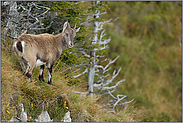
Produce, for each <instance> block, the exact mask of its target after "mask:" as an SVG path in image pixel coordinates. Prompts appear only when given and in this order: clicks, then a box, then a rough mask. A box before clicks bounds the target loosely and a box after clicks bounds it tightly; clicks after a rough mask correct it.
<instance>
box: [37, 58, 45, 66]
mask: <svg viewBox="0 0 183 123" xmlns="http://www.w3.org/2000/svg"><path fill="white" fill-rule="evenodd" d="M43 64H46V62H42V61H41V60H39V59H38V60H37V61H36V66H41V65H43Z"/></svg>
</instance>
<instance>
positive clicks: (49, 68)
mask: <svg viewBox="0 0 183 123" xmlns="http://www.w3.org/2000/svg"><path fill="white" fill-rule="evenodd" d="M50 60H51V59H50ZM53 64H54V63H50V62H48V64H47V65H46V68H47V72H48V84H50V85H52V81H51V78H52V67H53Z"/></svg>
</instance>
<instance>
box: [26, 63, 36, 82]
mask: <svg viewBox="0 0 183 123" xmlns="http://www.w3.org/2000/svg"><path fill="white" fill-rule="evenodd" d="M35 64H36V63H35V61H32V62H29V63H28V64H27V69H26V72H25V76H27V77H28V79H29V82H32V80H31V76H32V70H33V69H34V67H35Z"/></svg>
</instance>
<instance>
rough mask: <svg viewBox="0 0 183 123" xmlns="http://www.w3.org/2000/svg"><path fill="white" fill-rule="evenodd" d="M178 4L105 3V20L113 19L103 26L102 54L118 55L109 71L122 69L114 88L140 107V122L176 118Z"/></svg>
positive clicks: (179, 54)
mask: <svg viewBox="0 0 183 123" xmlns="http://www.w3.org/2000/svg"><path fill="white" fill-rule="evenodd" d="M180 3H181V2H180ZM180 3H178V2H174V3H173V2H161V3H160V2H159V3H156V2H136V3H135V2H129V3H127V2H109V8H110V9H109V10H108V14H107V15H106V16H105V18H110V17H113V18H116V17H119V19H118V20H117V21H116V22H114V23H115V25H112V26H107V27H106V33H107V35H108V36H111V38H112V40H111V43H110V48H109V49H108V50H107V51H106V56H108V57H110V58H112V59H113V58H115V57H116V56H117V55H120V58H119V59H118V60H117V62H116V63H115V65H114V66H113V69H118V68H119V67H122V70H121V73H120V77H119V78H118V79H120V78H121V77H122V78H125V79H126V81H125V82H124V84H122V85H121V86H120V87H119V88H118V92H120V93H123V94H126V95H128V97H129V98H132V97H133V98H134V99H135V100H136V107H139V108H140V107H144V108H145V109H144V110H146V114H147V116H146V117H144V120H143V121H182V105H181V102H182V95H181V92H182V86H181V85H182V76H181V75H182V69H181V68H182V62H181V60H182V51H181V49H182V48H181V46H180V44H179V42H181V36H182V35H181V27H182V25H181V22H182V21H181V17H182V16H181V15H182V14H181V8H182V7H181V6H180V5H179V4H180ZM157 20H158V21H157ZM151 26H152V27H151ZM113 69H112V70H113Z"/></svg>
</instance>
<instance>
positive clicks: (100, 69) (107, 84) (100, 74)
mask: <svg viewBox="0 0 183 123" xmlns="http://www.w3.org/2000/svg"><path fill="white" fill-rule="evenodd" d="M99 4H100V1H95V2H93V6H97V5H99ZM102 14H106V12H103V13H101V11H100V9H97V10H96V11H95V12H94V14H93V18H94V19H97V18H99V17H100V16H101V15H102ZM89 18H90V17H89ZM116 19H117V18H116ZM116 19H112V18H111V19H109V20H107V21H101V22H99V21H97V20H96V21H94V22H93V27H94V29H93V34H92V35H93V37H92V39H91V40H92V45H94V44H98V45H99V47H97V48H94V49H89V50H84V49H81V50H80V52H81V53H83V55H84V56H85V57H87V58H90V59H92V60H91V61H90V66H89V68H86V69H85V70H84V71H83V72H81V73H80V74H78V75H75V76H74V77H75V78H76V77H79V76H81V75H83V74H85V73H88V79H87V82H88V89H87V92H78V91H74V92H75V93H78V94H81V95H83V96H86V95H89V94H90V95H91V96H93V93H98V96H99V97H102V96H104V95H109V96H110V100H108V101H107V102H106V103H105V104H104V105H103V106H102V108H105V107H106V106H110V110H109V111H108V112H114V113H117V110H115V108H116V107H117V106H119V105H120V106H122V105H123V106H124V107H125V105H126V104H128V103H130V102H132V101H133V99H132V100H131V101H126V102H124V101H122V100H123V99H124V98H126V97H127V96H126V95H120V94H117V95H116V96H115V95H114V94H113V92H114V91H115V89H116V88H117V87H118V85H120V84H121V83H122V82H124V81H125V79H121V80H120V81H118V82H116V83H115V78H116V77H117V76H118V75H119V72H120V70H121V68H119V70H118V71H116V70H114V72H113V74H112V75H110V74H107V73H108V72H109V70H110V69H111V68H110V67H109V66H110V65H111V64H112V63H115V62H116V60H117V59H118V58H119V56H117V57H116V58H115V59H114V60H110V59H109V58H106V59H104V60H102V61H101V60H100V58H102V57H103V58H105V56H101V55H98V54H97V53H98V51H101V50H105V49H106V48H108V44H109V43H110V41H111V37H109V38H108V39H105V38H104V36H105V35H106V34H105V29H104V28H103V26H104V24H107V23H110V22H112V21H116ZM99 32H101V33H99ZM87 51H88V52H89V53H87ZM107 61H108V63H107V64H106V65H105V66H103V65H101V63H103V62H107ZM114 83H115V84H114ZM123 109H124V108H122V109H121V111H122V110H123Z"/></svg>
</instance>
